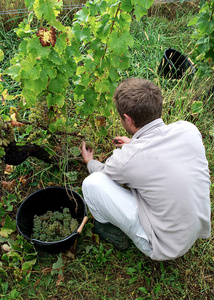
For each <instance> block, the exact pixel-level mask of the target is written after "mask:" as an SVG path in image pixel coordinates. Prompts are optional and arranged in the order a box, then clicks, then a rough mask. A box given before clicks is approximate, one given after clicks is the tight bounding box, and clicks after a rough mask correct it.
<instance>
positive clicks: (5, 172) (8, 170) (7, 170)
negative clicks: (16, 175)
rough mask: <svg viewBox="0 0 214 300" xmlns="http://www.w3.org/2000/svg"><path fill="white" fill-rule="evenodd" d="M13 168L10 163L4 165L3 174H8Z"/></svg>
mask: <svg viewBox="0 0 214 300" xmlns="http://www.w3.org/2000/svg"><path fill="white" fill-rule="evenodd" d="M13 170H14V168H13V166H12V165H6V168H5V171H4V174H7V175H10V174H11V173H12V172H13Z"/></svg>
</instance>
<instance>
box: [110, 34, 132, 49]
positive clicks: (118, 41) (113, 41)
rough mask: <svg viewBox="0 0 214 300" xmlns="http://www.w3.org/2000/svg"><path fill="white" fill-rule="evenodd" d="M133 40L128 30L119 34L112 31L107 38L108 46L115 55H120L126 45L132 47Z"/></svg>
mask: <svg viewBox="0 0 214 300" xmlns="http://www.w3.org/2000/svg"><path fill="white" fill-rule="evenodd" d="M133 45H134V40H133V38H132V36H131V35H130V33H129V32H126V31H125V32H123V33H122V34H119V33H118V32H116V31H114V32H113V33H112V34H111V35H110V38H109V41H108V46H109V48H110V49H112V50H113V51H114V53H115V54H116V55H122V54H123V53H124V51H126V50H127V48H128V46H130V47H133Z"/></svg>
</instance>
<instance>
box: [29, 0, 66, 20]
mask: <svg viewBox="0 0 214 300" xmlns="http://www.w3.org/2000/svg"><path fill="white" fill-rule="evenodd" d="M33 8H34V11H35V15H36V17H37V18H38V19H42V18H44V19H45V20H47V21H48V22H52V21H55V20H56V16H57V15H58V14H59V13H60V9H61V8H62V1H61V0H35V2H34V5H33Z"/></svg>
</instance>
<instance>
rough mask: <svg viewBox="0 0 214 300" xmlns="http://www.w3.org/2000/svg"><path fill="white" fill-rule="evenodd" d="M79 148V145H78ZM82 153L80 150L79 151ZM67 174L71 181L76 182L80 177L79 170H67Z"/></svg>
mask: <svg viewBox="0 0 214 300" xmlns="http://www.w3.org/2000/svg"><path fill="white" fill-rule="evenodd" d="M76 148H77V147H76ZM79 153H80V151H79ZM72 154H73V153H72ZM74 156H76V155H74ZM64 174H65V176H66V177H67V178H68V180H69V182H74V181H76V180H77V178H78V175H77V172H76V171H71V172H67V173H64Z"/></svg>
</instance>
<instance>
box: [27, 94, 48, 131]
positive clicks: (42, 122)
mask: <svg viewBox="0 0 214 300" xmlns="http://www.w3.org/2000/svg"><path fill="white" fill-rule="evenodd" d="M30 111H31V113H30V115H29V121H30V122H31V123H32V124H33V125H35V127H48V106H47V100H46V99H41V100H40V101H37V102H36V104H35V106H34V107H32V108H31V109H30Z"/></svg>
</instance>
